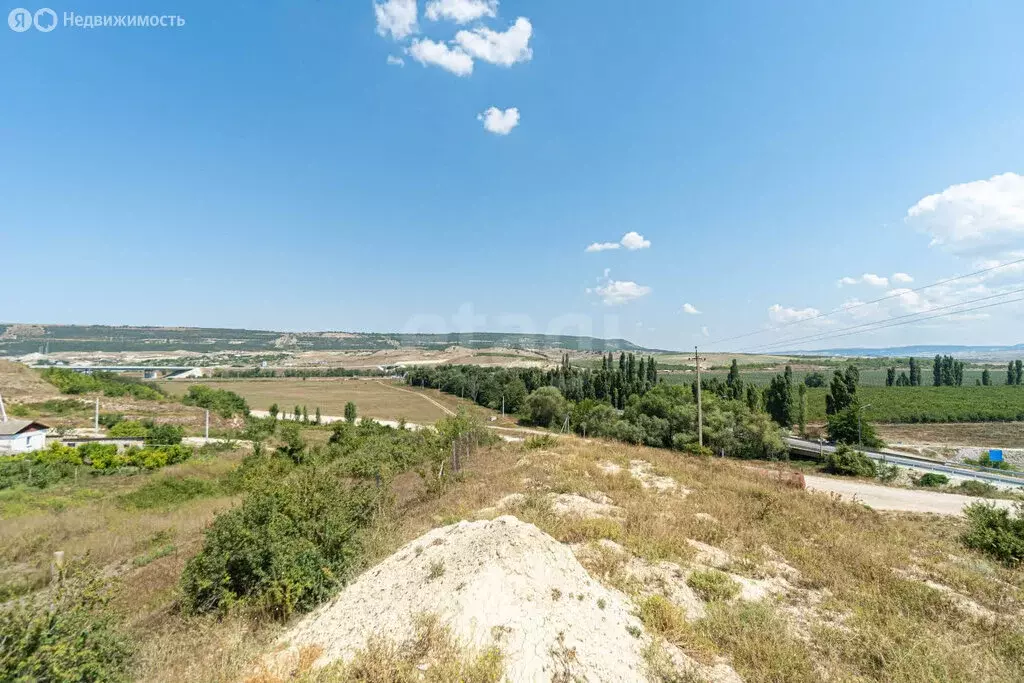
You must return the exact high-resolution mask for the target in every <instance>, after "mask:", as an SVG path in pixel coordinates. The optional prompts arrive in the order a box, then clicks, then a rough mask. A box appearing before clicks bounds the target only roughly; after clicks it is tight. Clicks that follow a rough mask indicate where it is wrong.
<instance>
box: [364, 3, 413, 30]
mask: <svg viewBox="0 0 1024 683" xmlns="http://www.w3.org/2000/svg"><path fill="white" fill-rule="evenodd" d="M373 11H374V14H376V15H377V33H379V34H380V35H382V36H387V35H388V34H389V33H390V34H391V37H392V38H394V39H395V40H402V39H404V38H407V37H408V36H411V35H412V34H414V33H417V32H419V30H420V28H419V25H418V24H417V22H416V0H386V1H385V2H375V3H373Z"/></svg>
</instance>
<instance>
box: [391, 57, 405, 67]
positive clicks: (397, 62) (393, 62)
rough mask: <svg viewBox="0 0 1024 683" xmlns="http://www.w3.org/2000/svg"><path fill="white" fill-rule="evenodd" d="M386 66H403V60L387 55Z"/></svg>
mask: <svg viewBox="0 0 1024 683" xmlns="http://www.w3.org/2000/svg"><path fill="white" fill-rule="evenodd" d="M388 64H390V65H391V66H405V60H404V59H402V58H401V57H396V56H394V55H388Z"/></svg>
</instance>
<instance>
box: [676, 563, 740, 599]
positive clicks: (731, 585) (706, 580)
mask: <svg viewBox="0 0 1024 683" xmlns="http://www.w3.org/2000/svg"><path fill="white" fill-rule="evenodd" d="M686 585H687V586H689V587H690V588H692V589H693V592H694V593H696V594H697V595H698V596H700V597H701V598H702V599H703V600H707V601H708V602H715V601H722V600H729V599H731V598H734V597H736V596H737V595H739V594H740V585H739V584H738V583H736V582H735V581H733V579H732V577H730V576H729V575H728V574H726V573H725V572H720V571H718V570H717V569H710V570H708V571H697V572H694V573H692V574H690V576H689V578H687V579H686Z"/></svg>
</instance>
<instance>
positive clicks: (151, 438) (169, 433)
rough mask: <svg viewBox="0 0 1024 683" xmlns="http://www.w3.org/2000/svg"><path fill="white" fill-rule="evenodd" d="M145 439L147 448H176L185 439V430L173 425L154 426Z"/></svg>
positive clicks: (150, 427)
mask: <svg viewBox="0 0 1024 683" xmlns="http://www.w3.org/2000/svg"><path fill="white" fill-rule="evenodd" d="M145 437H146V445H147V446H176V445H178V444H180V443H181V440H182V439H183V438H185V429H184V428H183V427H182V426H181V425H175V424H154V425H150V426H149V429H148V430H147V432H146V434H145Z"/></svg>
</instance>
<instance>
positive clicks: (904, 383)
mask: <svg viewBox="0 0 1024 683" xmlns="http://www.w3.org/2000/svg"><path fill="white" fill-rule="evenodd" d="M896 386H898V387H909V386H913V385H912V384H911V383H910V378H909V377H907V373H905V372H901V373H900V376H899V377H897V378H896Z"/></svg>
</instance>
